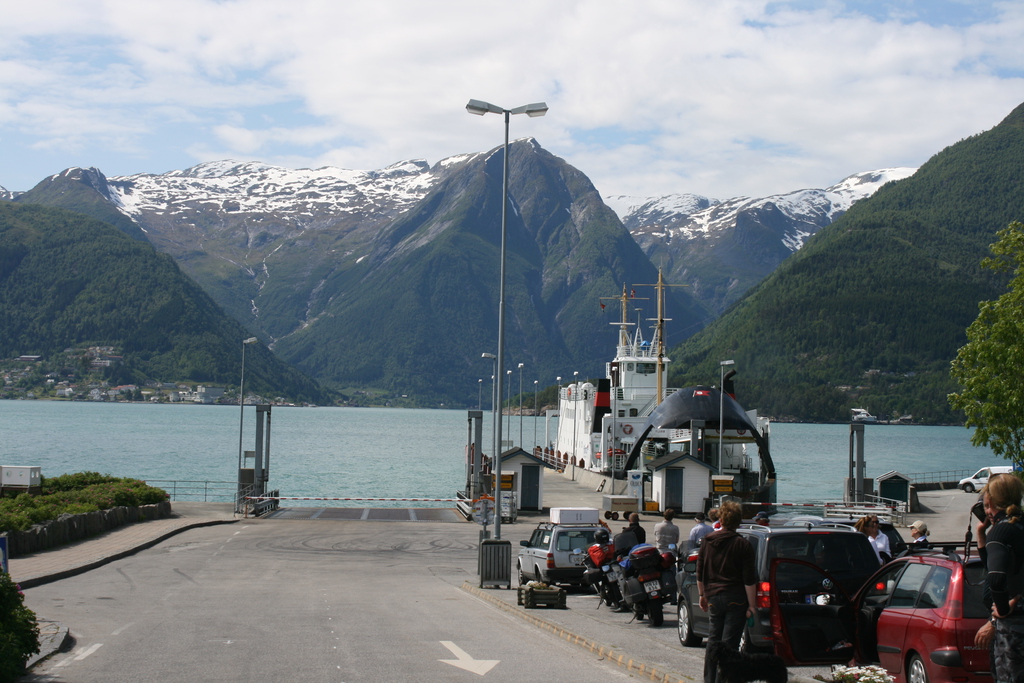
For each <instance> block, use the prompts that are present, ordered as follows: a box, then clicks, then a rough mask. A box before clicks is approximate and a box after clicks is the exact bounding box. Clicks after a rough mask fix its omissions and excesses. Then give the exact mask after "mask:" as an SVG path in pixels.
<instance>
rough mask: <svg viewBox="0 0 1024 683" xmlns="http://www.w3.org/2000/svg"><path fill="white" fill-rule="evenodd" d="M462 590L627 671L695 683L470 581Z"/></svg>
mask: <svg viewBox="0 0 1024 683" xmlns="http://www.w3.org/2000/svg"><path fill="white" fill-rule="evenodd" d="M462 590H464V591H466V592H467V593H472V594H473V595H475V596H477V597H478V598H480V599H482V600H486V601H487V602H489V603H491V604H492V605H494V606H496V607H500V608H501V609H503V610H505V611H506V612H508V613H510V614H514V615H515V616H517V617H519V618H521V619H523V620H525V621H527V622H529V623H531V624H533V625H534V626H539V627H540V628H542V629H544V630H546V631H549V632H551V633H554V634H555V635H557V636H558V637H559V638H563V639H564V640H565V641H566V642H569V643H572V644H573V645H579V646H580V647H582V648H583V649H584V650H587V651H589V652H596V653H597V655H598V657H599V658H600V657H604V658H605V659H607V660H608V661H609V662H612V663H613V664H617V665H618V666H620V667H622V668H623V669H625V670H626V671H629V672H631V673H635V674H639V675H641V676H643V677H645V678H648V679H650V680H652V681H658V682H659V683H693V681H691V680H689V679H683V678H678V677H673V676H672V674H668V673H664V672H660V671H658V669H656V668H655V667H653V666H648V665H646V664H642V663H640V662H637V661H636V660H635V659H629V658H628V657H627V655H625V654H621V653H620V654H617V653H616V652H615V651H614V650H613V649H612V648H610V647H608V646H606V645H601V644H600V643H595V642H594V641H592V640H590V639H588V638H584V637H583V636H581V635H578V634H575V633H572V632H571V631H567V630H566V629H564V628H562V627H561V626H556V625H555V624H552V623H551V622H548V621H544V620H543V619H541V618H539V617H535V616H533V615H532V614H528V613H527V612H526V611H525V610H523V609H519V608H518V607H516V606H514V605H510V604H508V603H507V602H505V601H504V600H499V599H498V598H495V597H493V596H491V595H488V594H487V593H486V592H485V591H483V590H482V589H480V588H478V587H477V586H474V585H473V584H471V583H469V582H468V581H467V582H465V583H463V584H462Z"/></svg>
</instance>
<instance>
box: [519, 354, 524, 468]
mask: <svg viewBox="0 0 1024 683" xmlns="http://www.w3.org/2000/svg"><path fill="white" fill-rule="evenodd" d="M519 447H520V448H522V447H523V364H522V363H520V364H519Z"/></svg>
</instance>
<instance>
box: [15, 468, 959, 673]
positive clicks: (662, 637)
mask: <svg viewBox="0 0 1024 683" xmlns="http://www.w3.org/2000/svg"><path fill="white" fill-rule="evenodd" d="M543 486H544V493H543V495H544V504H545V507H546V508H550V507H596V508H599V509H600V508H601V502H602V495H603V494H602V493H601V492H599V491H597V490H594V489H592V488H591V487H590V486H584V485H582V484H581V483H580V482H577V481H573V480H572V473H571V471H567V472H564V473H562V474H558V473H555V472H553V471H547V470H546V471H545V475H544V484H543ZM919 499H920V502H921V506H922V510H921V512H919V513H913V514H911V515H910V516H909V518H908V520H907V521H908V523H909V522H912V521H914V520H916V519H920V520H922V521H925V522H926V523H927V524H928V526H929V529H930V532H931V538H932V540H935V541H956V540H963V538H964V532H965V531H966V529H967V524H968V517H969V514H970V512H969V511H970V507H971V504H972V503H973V502H974V501H975V500H976V499H977V496H976V495H970V494H965V493H963V492H961V491H958V490H947V491H928V492H921V493H920V494H919ZM172 509H173V516H172V517H170V518H167V519H159V520H149V521H146V522H139V523H136V524H132V525H129V526H126V527H123V528H121V529H117V530H114V531H110V532H107V533H105V534H102V535H101V536H98V537H96V538H92V539H88V540H85V541H80V542H77V543H72V544H68V545H66V546H62V547H60V548H55V549H52V550H48V551H45V552H40V553H34V554H31V555H27V556H22V557H16V558H11V560H10V569H11V575H12V577H13V578H14V580H15V581H17V582H18V583H20V584H21V585H22V587H24V588H30V587H33V586H39V585H43V584H46V583H49V582H52V581H57V580H60V579H63V578H67V577H70V576H74V575H76V574H80V573H82V572H86V571H89V570H90V569H93V568H96V567H99V566H102V565H104V564H107V563H109V562H113V561H115V560H117V559H120V558H122V557H126V556H128V555H131V554H133V553H136V552H138V551H140V550H143V549H145V548H149V547H151V546H153V545H156V544H157V543H160V542H161V541H163V540H164V539H167V538H169V537H171V536H174V535H175V534H179V533H181V532H184V531H187V530H188V529H193V528H196V527H201V526H209V525H214V524H229V523H233V522H237V521H239V520H240V519H241V518H240V517H238V516H236V515H234V514H233V511H232V506H231V504H227V503H194V502H175V503H173V504H172ZM547 517H548V515H547V512H543V513H525V514H521V515H520V517H519V519H518V521H517V522H516V523H514V524H504V525H502V537H503V539H507V540H509V541H511V542H512V544H513V554H514V553H515V552H516V550H517V549H518V541H519V540H521V539H525V538H528V537H529V535H530V532H531V531H532V529H533V528H534V526H535V525H536V523H537V522H540V521H546V520H547ZM660 520H661V518H660V516H659V515H654V514H644V515H642V519H641V524H642V525H643V526H644V527H645V528H646V530H647V531H648V534H649V535H653V529H654V525H655V524H656V523H657V522H659V521H660ZM264 523H273V522H272V520H265V522H264ZM281 523H287V522H281ZM324 523H325V524H329V523H331V522H330V521H328V520H325V521H324ZM346 523H369V524H372V523H385V524H402V525H409V524H417V523H418V522H410V521H393V522H351V521H350V522H346ZM677 523H678V524H679V526H680V530H681V532H682V534H684V535H685V534H686V533H688V531H689V529H690V527H691V526H692V522H691V521H690V520H685V519H684V520H677ZM466 524H468V523H466ZM617 524H622V522H621V521H620V522H618V523H615V522H613V523H612V530H613V532H614V531H617V530H618V529H617V527H616V525H617ZM491 531H493V528H492V529H491ZM900 531H901V533H903V534H904V536H905V537H906V538H908V539H909V538H910V535H909V530H908V529H905V528H904V529H901V530H900ZM513 563H514V559H513ZM513 574H514V572H513ZM512 585H513V590H504V589H480V588H479V587H477V586H476V585H474V583H470V582H466V583H465V584H464V585H463V590H465V591H467V592H470V593H472V594H474V595H476V596H477V597H478V598H480V599H481V600H484V601H486V602H489V603H490V604H492V605H494V606H495V608H497V609H501V610H503V611H506V612H510V613H514V614H516V615H517V616H520V617H521V618H523V619H524V620H526V621H527V622H529V623H531V624H533V625H534V626H536V627H538V628H540V629H543V630H545V631H547V632H549V633H551V634H552V635H554V636H556V637H559V638H562V639H565V640H567V641H569V642H572V643H575V644H576V645H578V646H580V647H583V648H586V649H589V650H590V651H592V652H595V653H599V655H600V656H601V657H605V658H606V659H607V660H608V661H610V662H612V663H614V664H618V665H619V666H620V667H623V668H625V669H627V670H628V671H630V672H631V673H636V674H640V675H642V676H644V677H645V678H648V679H651V680H664V681H668V680H679V679H678V678H674V677H673V670H674V669H675V668H676V667H674V666H673V665H672V662H673V661H675V660H678V658H679V657H680V656H684V657H686V658H691V657H693V658H701V659H702V658H703V650H702V649H701V648H681V646H680V645H679V642H678V639H677V638H676V634H675V629H674V628H672V626H673V625H674V623H675V618H674V613H672V612H669V610H666V624H665V626H664V627H662V628H660V629H655V628H650V627H646V626H644V627H643V628H641V627H640V625H639V624H627V622H628V621H629V615H625V614H616V613H612V612H610V611H609V610H607V609H606V608H602V607H600V605H599V604H598V601H597V599H596V596H594V595H588V594H585V593H582V592H579V593H572V594H570V596H569V609H567V610H555V609H551V610H540V609H536V610H525V609H524V608H523V607H520V606H518V605H517V604H516V597H515V590H514V587H515V577H514V576H513V579H512ZM666 607H669V606H666ZM673 612H674V610H673ZM37 616H38V618H39V624H40V630H41V632H42V637H41V639H40V645H41V652H40V653H39V654H38V655H37V656H36V657H35V658H33V660H32V661H30V663H29V664H30V667H31V666H32V665H34V664H36V663H38V662H39V661H42V660H44V659H46V658H47V657H49V656H51V655H53V654H54V653H55V652H57V651H59V650H60V648H61V647H63V646H64V645H65V643H66V642H67V640H68V627H67V626H66V625H64V624H61V623H59V622H55V621H49V620H47V618H46V617H47V615H45V614H40V615H37ZM624 625H625V626H627V627H628V630H629V633H628V634H627V636H626V637H624V635H623V634H624V631H623V627H624ZM609 644H613V645H609ZM684 650H687V651H684ZM815 673H820V670H810V669H808V670H804V669H801V670H798V671H793V672H791V677H792V678H793V679H794V680H797V681H800V680H804V681H806V680H808V679H809V678H810V676H812V675H814V674H815Z"/></svg>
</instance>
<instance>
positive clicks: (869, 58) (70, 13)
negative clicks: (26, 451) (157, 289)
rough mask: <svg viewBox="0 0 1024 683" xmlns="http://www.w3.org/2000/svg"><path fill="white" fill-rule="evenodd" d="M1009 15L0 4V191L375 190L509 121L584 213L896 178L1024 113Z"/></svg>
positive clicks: (824, 8)
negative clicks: (298, 171)
mask: <svg viewBox="0 0 1024 683" xmlns="http://www.w3.org/2000/svg"><path fill="white" fill-rule="evenodd" d="M1022 38H1024V3H1021V2H1019V0H1015V1H1013V2H992V1H989V2H985V1H970V0H819V1H815V2H812V1H810V0H794V1H790V2H771V1H767V0H761V1H758V0H714V1H711V0H630V1H629V2H626V1H625V0H620V1H611V0H516V2H504V3H498V2H493V1H490V0H472V1H463V0H433V1H432V2H427V1H425V0H372V1H369V0H366V1H363V2H354V1H352V0H290V1H289V2H281V1H280V0H174V2H155V1H147V0H89V1H88V2H86V1H85V0H34V1H33V2H31V3H26V2H24V1H23V0H0V186H3V187H5V188H7V189H8V190H16V191H18V190H27V189H30V188H31V187H32V186H34V185H35V184H36V183H38V182H39V181H40V180H42V179H44V178H45V177H47V176H49V175H51V174H54V173H58V172H60V171H61V170H63V169H65V168H68V167H71V166H86V167H87V166H95V167H97V168H99V169H100V170H101V171H102V172H103V173H104V174H106V175H107V176H121V175H131V174H135V173H164V172H167V171H171V170H177V169H185V168H188V167H190V166H193V165H195V164H197V163H201V162H204V161H213V160H221V159H235V160H238V161H250V160H254V161H262V162H265V163H269V164H275V165H279V166H284V167H287V168H319V167H322V166H338V167H341V168H346V169H358V170H373V169H379V168H384V167H386V166H389V165H391V164H394V163H397V162H400V161H404V160H407V159H426V160H427V161H428V162H430V163H431V164H433V163H436V162H437V161H440V160H441V159H443V158H445V157H449V156H453V155H456V154H462V153H467V152H478V151H485V150H489V149H491V148H493V147H496V146H498V145H500V144H501V143H502V141H503V137H504V130H503V128H504V126H503V122H502V117H501V116H499V115H494V114H488V115H486V116H483V117H478V116H472V115H470V114H468V113H467V111H466V109H465V106H466V103H467V102H468V100H469V99H479V100H484V101H487V102H491V103H493V104H496V105H498V106H499V107H502V108H507V109H512V108H515V107H517V106H520V105H524V104H529V103H533V102H541V101H542V102H546V103H547V105H548V107H549V111H548V113H547V115H546V116H544V117H538V118H529V117H527V116H512V117H511V120H510V128H511V131H510V135H511V138H512V139H517V138H522V137H533V138H535V139H536V140H537V141H538V142H539V143H540V145H541V146H542V147H544V148H545V149H547V150H548V151H550V152H551V153H553V154H555V155H557V156H559V157H561V158H563V159H565V160H566V161H567V162H569V163H570V164H572V165H573V166H575V167H576V168H578V169H579V170H581V171H582V172H583V173H585V174H586V175H587V176H588V177H589V178H590V179H591V180H592V181H593V182H594V184H595V186H596V187H597V189H598V190H599V191H600V192H601V194H603V195H605V196H609V195H631V196H643V197H647V196H660V195H665V194H672V193H683V192H686V193H695V194H702V195H705V196H709V197H713V198H717V199H727V198H731V197H736V196H752V197H761V196H767V195H771V194H776V193H781V192H789V191H793V190H797V189H802V188H819V187H827V186H829V185H832V184H834V183H836V182H838V181H840V180H842V179H843V178H845V177H847V176H849V175H851V174H853V173H857V172H860V171H867V170H874V169H879V168H888V167H896V166H912V167H916V166H919V165H921V164H922V163H924V162H925V161H927V160H928V158H930V157H931V156H932V155H934V154H935V153H937V152H939V151H941V150H942V149H943V148H944V147H947V146H948V145H951V144H953V143H955V142H957V141H958V140H961V139H963V138H965V137H969V136H971V135H974V134H977V133H980V132H982V131H984V130H987V129H989V128H992V127H993V126H995V125H997V124H998V123H999V122H1000V121H1001V120H1002V119H1003V118H1004V117H1005V116H1006V115H1007V114H1009V113H1010V111H1012V110H1013V109H1014V108H1015V107H1016V106H1017V105H1019V104H1021V103H1022V102H1024V49H1021V44H1022Z"/></svg>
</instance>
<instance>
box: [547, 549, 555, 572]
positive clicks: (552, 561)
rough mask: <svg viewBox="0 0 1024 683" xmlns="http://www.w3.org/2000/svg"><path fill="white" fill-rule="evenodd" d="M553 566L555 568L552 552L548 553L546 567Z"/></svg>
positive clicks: (550, 567) (551, 567)
mask: <svg viewBox="0 0 1024 683" xmlns="http://www.w3.org/2000/svg"><path fill="white" fill-rule="evenodd" d="M554 568H555V554H554V553H548V569H554Z"/></svg>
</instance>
